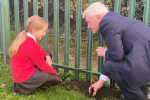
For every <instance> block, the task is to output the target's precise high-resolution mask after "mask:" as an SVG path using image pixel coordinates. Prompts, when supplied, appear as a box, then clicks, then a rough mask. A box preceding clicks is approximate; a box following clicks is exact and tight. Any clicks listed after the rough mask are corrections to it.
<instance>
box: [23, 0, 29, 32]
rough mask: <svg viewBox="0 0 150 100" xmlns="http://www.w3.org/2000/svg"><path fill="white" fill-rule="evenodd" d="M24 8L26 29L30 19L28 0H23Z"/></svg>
mask: <svg viewBox="0 0 150 100" xmlns="http://www.w3.org/2000/svg"><path fill="white" fill-rule="evenodd" d="M23 9H24V30H26V20H27V19H28V0H23Z"/></svg>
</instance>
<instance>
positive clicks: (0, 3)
mask: <svg viewBox="0 0 150 100" xmlns="http://www.w3.org/2000/svg"><path fill="white" fill-rule="evenodd" d="M0 7H1V11H0V14H1V24H2V28H1V32H2V37H3V41H2V44H3V49H2V52H3V57H2V59H3V61H4V64H6V46H5V22H4V21H5V19H4V14H5V13H4V0H0Z"/></svg>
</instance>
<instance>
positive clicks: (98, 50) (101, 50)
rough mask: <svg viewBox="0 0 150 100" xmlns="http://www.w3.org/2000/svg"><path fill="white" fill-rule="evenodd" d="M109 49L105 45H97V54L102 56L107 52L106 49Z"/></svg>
mask: <svg viewBox="0 0 150 100" xmlns="http://www.w3.org/2000/svg"><path fill="white" fill-rule="evenodd" d="M106 50H107V49H106V48H105V47H100V46H99V47H97V49H96V51H97V55H98V56H102V57H104V54H105V51H106Z"/></svg>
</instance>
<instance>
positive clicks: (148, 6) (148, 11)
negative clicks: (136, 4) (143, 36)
mask: <svg viewBox="0 0 150 100" xmlns="http://www.w3.org/2000/svg"><path fill="white" fill-rule="evenodd" d="M149 18H150V0H145V5H144V14H143V22H144V23H145V24H146V25H148V26H149Z"/></svg>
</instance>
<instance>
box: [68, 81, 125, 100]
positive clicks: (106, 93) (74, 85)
mask: <svg viewBox="0 0 150 100" xmlns="http://www.w3.org/2000/svg"><path fill="white" fill-rule="evenodd" d="M90 86H91V82H90V81H77V80H72V81H69V82H66V83H65V87H66V90H74V91H79V92H81V93H82V94H84V95H85V96H87V97H90V95H89V91H88V90H89V87H90ZM120 94H121V91H119V92H118V90H116V88H108V87H105V86H103V87H102V88H101V89H99V90H98V91H97V93H96V96H94V97H93V98H95V99H96V100H101V99H102V98H106V97H107V98H109V100H114V98H117V99H118V100H123V99H121V98H120Z"/></svg>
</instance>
